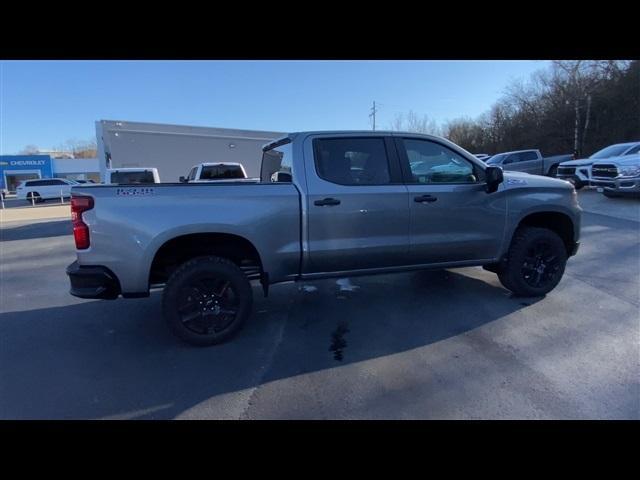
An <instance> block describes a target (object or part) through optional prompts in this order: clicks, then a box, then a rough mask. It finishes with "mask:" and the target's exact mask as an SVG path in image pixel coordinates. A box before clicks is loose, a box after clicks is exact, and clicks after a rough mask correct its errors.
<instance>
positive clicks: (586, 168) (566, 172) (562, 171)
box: [557, 142, 640, 190]
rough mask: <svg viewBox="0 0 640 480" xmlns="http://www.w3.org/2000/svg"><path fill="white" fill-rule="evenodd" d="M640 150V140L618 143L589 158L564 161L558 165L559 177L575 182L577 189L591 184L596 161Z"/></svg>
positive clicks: (632, 153) (631, 153)
mask: <svg viewBox="0 0 640 480" xmlns="http://www.w3.org/2000/svg"><path fill="white" fill-rule="evenodd" d="M638 152H640V142H628V143H616V144H615V145H609V146H608V147H605V148H603V149H602V150H598V151H597V152H596V153H594V154H593V155H591V156H590V157H589V158H581V159H578V160H571V161H569V162H562V163H561V164H560V166H559V167H558V175H557V177H558V178H562V179H563V180H568V181H569V182H571V183H573V186H574V187H575V188H576V190H580V189H581V188H582V187H584V186H586V185H589V182H590V181H591V173H590V171H591V166H592V165H593V164H594V162H597V161H599V160H605V159H607V158H613V157H621V156H624V155H634V154H636V153H638Z"/></svg>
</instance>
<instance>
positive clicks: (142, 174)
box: [104, 168, 160, 185]
mask: <svg viewBox="0 0 640 480" xmlns="http://www.w3.org/2000/svg"><path fill="white" fill-rule="evenodd" d="M104 183H110V184H114V183H116V184H125V185H137V184H147V183H160V175H158V169H157V168H117V169H113V170H107V171H106V173H105V179H104Z"/></svg>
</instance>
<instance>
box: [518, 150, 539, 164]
mask: <svg viewBox="0 0 640 480" xmlns="http://www.w3.org/2000/svg"><path fill="white" fill-rule="evenodd" d="M537 159H538V155H537V154H536V152H521V153H520V161H521V162H527V161H529V160H537Z"/></svg>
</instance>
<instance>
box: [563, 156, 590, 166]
mask: <svg viewBox="0 0 640 480" xmlns="http://www.w3.org/2000/svg"><path fill="white" fill-rule="evenodd" d="M596 161H597V160H594V159H592V158H581V159H579V160H569V161H568V162H562V163H561V164H560V166H561V167H586V166H589V165H591V164H592V163H593V162H596Z"/></svg>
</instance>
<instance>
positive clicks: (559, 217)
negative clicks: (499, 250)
mask: <svg viewBox="0 0 640 480" xmlns="http://www.w3.org/2000/svg"><path fill="white" fill-rule="evenodd" d="M524 226H529V227H538V228H546V229H548V230H551V231H553V232H555V233H556V234H558V236H559V237H560V238H561V239H562V242H563V243H564V245H565V248H566V249H567V255H571V252H572V250H573V245H574V238H575V224H574V221H573V219H572V218H571V216H570V215H568V214H567V213H565V212H561V211H555V210H543V211H537V212H530V213H528V214H526V215H524V216H523V217H522V218H520V220H519V221H518V223H517V225H516V227H515V228H514V229H513V231H512V232H511V237H510V241H509V244H510V243H511V240H513V236H514V235H515V232H516V231H517V230H518V229H519V228H521V227H524Z"/></svg>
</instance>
